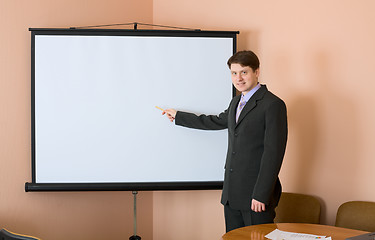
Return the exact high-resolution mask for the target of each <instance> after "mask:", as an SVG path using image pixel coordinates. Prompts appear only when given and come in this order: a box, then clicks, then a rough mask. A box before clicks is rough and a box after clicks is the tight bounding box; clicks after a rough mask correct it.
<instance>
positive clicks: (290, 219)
mask: <svg viewBox="0 0 375 240" xmlns="http://www.w3.org/2000/svg"><path fill="white" fill-rule="evenodd" d="M320 208H321V207H320V202H319V200H318V199H317V198H315V197H313V196H310V195H305V194H299V193H288V192H283V193H281V197H280V201H279V205H278V206H277V207H276V209H275V211H276V218H275V223H315V224H319V223H320Z"/></svg>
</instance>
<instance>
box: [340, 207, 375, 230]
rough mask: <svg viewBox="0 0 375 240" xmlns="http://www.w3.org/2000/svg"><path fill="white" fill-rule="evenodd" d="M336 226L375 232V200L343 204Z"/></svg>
mask: <svg viewBox="0 0 375 240" xmlns="http://www.w3.org/2000/svg"><path fill="white" fill-rule="evenodd" d="M335 226H336V227H344V228H351V229H357V230H363V231H368V232H375V202H365V201H350V202H346V203H343V204H341V206H340V207H339V209H338V210H337V215H336V224H335Z"/></svg>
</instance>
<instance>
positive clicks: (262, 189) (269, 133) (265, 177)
mask: <svg viewBox="0 0 375 240" xmlns="http://www.w3.org/2000/svg"><path fill="white" fill-rule="evenodd" d="M287 135H288V126H287V111H286V106H285V103H284V102H283V101H282V100H280V99H279V101H274V102H272V103H271V104H270V106H269V107H268V108H267V109H266V112H265V137H264V152H263V155H262V159H261V163H260V170H259V174H258V179H257V182H256V184H255V186H254V191H253V199H256V200H258V201H260V202H263V203H265V204H266V205H267V204H269V202H270V199H271V198H272V193H273V190H274V187H275V184H276V182H277V181H278V174H279V172H280V168H281V164H282V161H283V158H284V153H285V148H286V142H287Z"/></svg>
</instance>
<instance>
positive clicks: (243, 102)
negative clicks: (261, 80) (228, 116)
mask: <svg viewBox="0 0 375 240" xmlns="http://www.w3.org/2000/svg"><path fill="white" fill-rule="evenodd" d="M245 104H246V101H245V99H244V97H243V95H242V96H241V101H240V105H238V109H237V114H236V122H237V121H238V117H239V116H240V113H241V111H242V109H243V107H244V106H245Z"/></svg>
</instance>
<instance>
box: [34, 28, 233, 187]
mask: <svg viewBox="0 0 375 240" xmlns="http://www.w3.org/2000/svg"><path fill="white" fill-rule="evenodd" d="M232 54H233V39H232V38H212V37H156V36H153V37H151V36H147V37H144V36H138V37H137V36H78V35H77V36H76V35H73V36H70V35H36V36H35V107H34V109H35V120H34V128H35V137H34V139H35V140H34V141H35V160H34V161H35V182H36V183H107V182H111V183H113V182H114V183H117V182H118V183H123V182H125V183H127V182H131V183H133V182H140V183H141V182H205V181H222V180H223V173H224V169H223V168H224V162H225V156H226V150H227V130H220V131H202V130H195V129H188V128H183V127H179V126H175V125H174V123H171V122H169V121H168V119H167V118H166V117H165V116H162V115H161V111H160V110H158V109H156V108H155V106H159V107H161V108H175V109H177V110H184V111H190V112H194V113H205V114H215V115H216V114H219V113H220V112H222V111H223V110H225V109H226V108H227V107H228V104H229V102H230V99H231V98H232V85H231V80H230V72H229V69H228V67H227V66H226V61H227V59H228V58H229V57H230V56H231V55H232Z"/></svg>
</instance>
